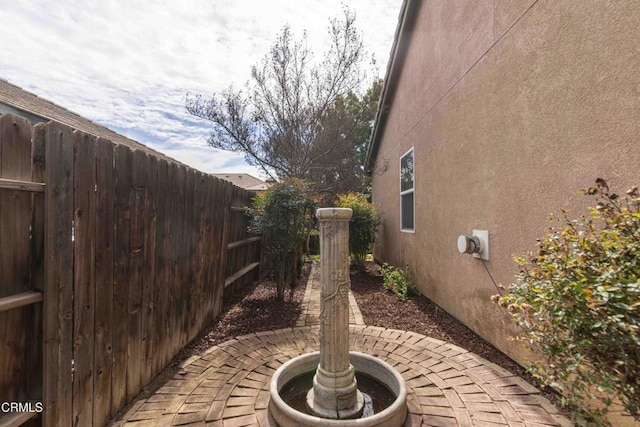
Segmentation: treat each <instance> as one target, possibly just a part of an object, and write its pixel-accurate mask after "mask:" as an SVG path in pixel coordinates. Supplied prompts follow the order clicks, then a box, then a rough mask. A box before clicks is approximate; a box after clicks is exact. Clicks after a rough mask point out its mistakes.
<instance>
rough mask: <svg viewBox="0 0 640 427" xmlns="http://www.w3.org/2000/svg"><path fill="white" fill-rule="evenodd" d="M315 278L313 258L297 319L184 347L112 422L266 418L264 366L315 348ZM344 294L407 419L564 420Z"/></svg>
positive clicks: (496, 370)
mask: <svg viewBox="0 0 640 427" xmlns="http://www.w3.org/2000/svg"><path fill="white" fill-rule="evenodd" d="M318 282H319V277H318V270H317V268H314V269H313V271H312V274H311V276H310V279H309V283H308V284H307V292H306V295H305V303H304V309H305V310H304V313H303V315H302V317H301V320H300V322H299V323H298V326H296V327H295V328H291V329H281V330H277V331H268V332H259V333H255V334H250V335H245V336H242V337H238V338H236V339H233V340H230V341H227V342H224V343H222V344H220V345H216V346H213V347H211V348H209V349H208V350H206V351H204V352H203V353H201V354H199V355H195V356H192V357H191V358H189V359H188V360H186V361H185V362H184V363H183V364H182V367H181V369H180V370H179V371H178V372H174V373H173V376H171V377H167V376H163V375H160V376H159V377H158V378H156V380H154V383H152V384H151V385H150V386H149V387H148V391H147V392H146V393H142V394H141V395H140V396H139V397H138V399H137V400H136V401H135V402H134V403H133V404H131V405H130V406H129V407H128V408H127V409H126V410H125V411H123V413H121V414H120V415H119V416H118V417H116V418H115V419H114V420H113V421H112V425H126V426H175V425H189V426H196V425H198V426H210V427H232V426H233V427H240V426H270V425H271V424H270V422H269V419H268V413H267V407H268V404H269V381H270V379H271V375H272V374H273V373H274V372H275V370H276V369H277V368H278V367H280V366H281V365H282V364H283V363H285V362H287V361H288V360H290V359H291V358H293V357H296V356H299V355H301V354H304V353H308V352H312V351H317V350H318V348H319V341H318V330H319V328H318V322H317V315H318V313H319V304H318V305H316V304H315V302H314V301H317V300H318V296H317V292H319V291H318ZM314 288H315V289H314ZM350 301H351V315H350V318H351V325H350V334H351V335H350V342H351V344H350V349H351V350H354V351H360V352H363V353H368V354H371V355H374V356H377V357H379V358H381V359H382V360H384V361H386V362H387V363H389V364H390V365H392V366H393V367H394V368H395V369H396V370H397V371H398V372H399V373H400V374H401V375H402V377H403V378H404V379H405V381H406V384H407V391H408V397H407V401H408V406H409V416H408V419H407V422H406V424H405V425H406V426H497V425H508V426H549V425H553V426H570V425H571V423H570V421H569V420H568V419H566V418H565V417H563V416H561V415H559V414H558V411H557V409H556V408H555V406H553V405H552V404H551V403H549V401H548V400H547V399H545V398H544V397H542V396H541V395H540V393H539V391H538V390H537V389H536V388H534V387H532V386H531V385H529V384H528V383H527V382H526V381H524V380H523V379H521V378H520V377H518V376H515V375H513V374H512V373H510V372H509V371H507V370H505V369H503V368H501V367H499V366H497V365H495V364H493V363H490V362H488V361H487V360H485V359H483V358H481V357H479V356H477V355H475V354H473V353H470V352H468V351H466V350H464V349H462V348H460V347H457V346H454V345H451V344H447V343H445V342H443V341H439V340H436V339H433V338H429V337H426V336H424V335H420V334H417V333H414V332H408V331H400V330H393V329H385V328H379V327H374V326H366V325H364V324H363V322H362V316H361V315H360V312H359V310H358V308H357V305H356V304H355V299H354V298H353V296H352V295H351V296H350ZM314 315H315V316H314ZM151 390H153V391H151Z"/></svg>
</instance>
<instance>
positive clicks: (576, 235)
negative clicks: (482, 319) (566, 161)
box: [493, 179, 640, 420]
mask: <svg viewBox="0 0 640 427" xmlns="http://www.w3.org/2000/svg"><path fill="white" fill-rule="evenodd" d="M584 193H586V194H587V195H589V196H595V197H597V204H596V206H595V208H590V209H589V214H588V215H586V216H585V215H582V216H580V217H579V218H578V219H569V218H568V216H567V212H566V211H563V214H564V215H563V217H562V218H558V217H555V216H554V217H551V218H550V222H551V223H552V226H550V227H549V228H548V230H547V234H546V236H544V238H542V239H541V240H540V241H539V243H538V248H537V251H536V252H535V253H528V254H525V255H524V256H521V257H518V258H516V262H517V263H519V264H520V266H521V270H520V272H519V273H518V274H517V276H516V280H515V283H514V284H512V285H511V287H510V290H509V293H508V294H507V295H505V296H504V297H502V298H500V297H499V296H497V295H496V296H494V297H493V300H494V301H495V302H498V303H499V304H500V305H501V306H502V307H505V308H507V309H508V310H509V311H510V312H511V313H512V314H513V316H514V317H515V320H516V322H517V324H518V325H519V327H520V328H521V331H522V333H521V336H520V337H519V338H520V339H521V340H523V341H525V342H526V343H527V344H528V345H529V346H530V347H531V348H532V349H534V350H537V351H538V352H540V353H541V354H542V355H544V356H546V360H544V361H541V362H538V363H535V364H533V365H532V366H531V367H530V369H531V372H532V373H533V374H534V375H535V376H536V377H538V378H539V379H541V380H543V381H544V382H545V383H546V384H549V385H551V386H553V387H555V388H556V389H558V390H559V391H560V392H561V393H562V395H563V396H564V397H565V398H566V400H567V402H568V403H571V404H574V405H577V406H578V408H581V409H582V410H585V411H587V409H586V404H585V401H586V400H587V399H591V398H594V397H596V396H597V398H598V399H600V400H601V401H602V402H603V403H604V408H603V409H600V410H594V411H593V412H592V414H594V415H595V416H596V417H598V418H599V419H601V420H602V419H603V417H604V415H606V412H607V411H608V408H609V406H610V405H611V403H612V401H613V399H616V398H617V399H619V401H620V402H622V404H623V405H624V407H625V408H626V410H627V411H628V412H629V413H630V414H631V415H632V416H633V417H634V418H635V419H636V420H640V414H639V409H640V338H639V331H638V328H639V327H640V283H639V281H640V279H639V278H640V197H639V196H640V194H639V192H638V188H637V187H634V188H632V189H631V190H629V191H627V196H626V197H623V198H621V197H619V196H618V195H617V194H614V193H611V192H610V191H609V187H608V186H607V183H606V182H605V181H604V180H603V179H598V180H597V181H596V187H595V188H589V189H588V190H586V191H585V192H584ZM603 396H604V397H603Z"/></svg>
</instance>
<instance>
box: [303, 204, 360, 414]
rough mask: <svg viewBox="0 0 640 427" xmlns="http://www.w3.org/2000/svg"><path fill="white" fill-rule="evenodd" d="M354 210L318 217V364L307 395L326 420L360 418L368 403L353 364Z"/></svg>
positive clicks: (335, 210) (318, 213) (328, 212)
mask: <svg viewBox="0 0 640 427" xmlns="http://www.w3.org/2000/svg"><path fill="white" fill-rule="evenodd" d="M351 214H352V212H351V209H339V208H325V209H318V210H317V211H316V217H317V218H318V220H319V221H320V282H321V296H320V298H321V300H320V363H319V364H318V369H317V370H316V375H315V376H314V378H313V388H312V389H311V390H309V393H308V394H307V406H308V407H309V410H310V411H311V412H312V413H313V414H315V415H317V416H319V417H323V418H333V419H345V418H356V417H359V416H360V415H361V413H362V408H363V405H364V400H363V397H362V394H361V393H360V392H359V391H358V388H357V383H356V378H355V371H354V369H353V366H352V365H351V363H350V362H349V289H350V286H351V283H350V281H349V219H350V218H351Z"/></svg>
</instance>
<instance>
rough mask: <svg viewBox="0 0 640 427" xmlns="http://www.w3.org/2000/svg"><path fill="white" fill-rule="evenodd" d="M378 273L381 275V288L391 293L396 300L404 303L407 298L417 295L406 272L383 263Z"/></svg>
mask: <svg viewBox="0 0 640 427" xmlns="http://www.w3.org/2000/svg"><path fill="white" fill-rule="evenodd" d="M380 273H382V280H383V286H384V287H385V289H387V290H389V291H391V292H393V293H394V294H395V295H396V297H397V298H398V300H400V301H406V300H407V296H409V295H415V294H417V293H418V291H417V290H416V288H415V286H414V284H413V280H412V279H411V275H410V274H409V273H408V271H406V270H402V269H401V268H397V267H393V266H391V265H389V264H387V263H384V264H382V267H381V268H380Z"/></svg>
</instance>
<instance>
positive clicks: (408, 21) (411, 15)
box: [365, 0, 422, 174]
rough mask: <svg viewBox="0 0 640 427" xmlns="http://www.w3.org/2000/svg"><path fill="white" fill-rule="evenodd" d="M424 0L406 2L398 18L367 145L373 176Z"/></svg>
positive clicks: (367, 161) (366, 167)
mask: <svg viewBox="0 0 640 427" xmlns="http://www.w3.org/2000/svg"><path fill="white" fill-rule="evenodd" d="M421 1H422V0H404V1H403V3H402V7H401V8H400V13H399V16H398V25H397V26H396V33H395V36H394V39H393V44H392V46H391V52H390V61H389V63H388V64H387V71H386V74H385V77H384V84H383V88H382V93H381V94H380V100H379V101H378V109H377V111H376V119H375V122H374V126H373V130H372V131H371V137H370V138H369V144H368V145H367V156H366V158H365V169H366V170H367V173H369V174H371V172H372V169H373V165H374V163H375V160H376V156H377V154H378V145H379V142H380V138H381V137H382V134H383V133H384V127H385V125H386V121H387V112H388V106H389V105H390V104H391V101H392V99H393V96H394V94H395V90H396V86H397V81H398V79H397V77H398V75H399V73H400V70H401V68H402V65H403V63H404V60H405V58H406V54H407V43H403V42H404V41H405V40H406V39H407V38H408V37H409V36H410V33H411V32H412V30H413V24H414V21H415V16H416V15H417V11H418V8H419V6H420V3H421Z"/></svg>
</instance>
